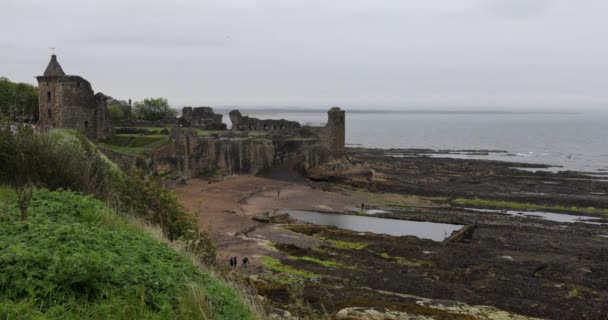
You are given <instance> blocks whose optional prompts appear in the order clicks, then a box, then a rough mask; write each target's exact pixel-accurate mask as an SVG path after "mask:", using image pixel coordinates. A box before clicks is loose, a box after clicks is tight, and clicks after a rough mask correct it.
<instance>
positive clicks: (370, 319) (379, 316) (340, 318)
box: [332, 307, 433, 320]
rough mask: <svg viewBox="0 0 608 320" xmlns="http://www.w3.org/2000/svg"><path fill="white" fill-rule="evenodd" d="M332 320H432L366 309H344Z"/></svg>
mask: <svg viewBox="0 0 608 320" xmlns="http://www.w3.org/2000/svg"><path fill="white" fill-rule="evenodd" d="M332 319H333V320H433V318H430V317H426V316H418V315H414V314H410V313H407V312H399V311H390V310H384V311H378V310H376V309H366V308H358V307H355V308H345V309H342V310H340V311H338V312H336V314H334V316H333V317H332Z"/></svg>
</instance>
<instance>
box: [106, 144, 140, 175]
mask: <svg viewBox="0 0 608 320" xmlns="http://www.w3.org/2000/svg"><path fill="white" fill-rule="evenodd" d="M97 147H98V149H99V150H101V152H103V154H104V155H106V157H108V158H109V159H110V160H112V162H114V163H116V164H117V165H118V167H119V168H120V169H122V170H123V171H129V170H131V169H132V168H134V167H135V165H136V158H135V157H132V156H129V155H126V154H123V153H120V152H116V151H112V150H110V149H108V148H106V147H104V146H101V145H98V146H97Z"/></svg>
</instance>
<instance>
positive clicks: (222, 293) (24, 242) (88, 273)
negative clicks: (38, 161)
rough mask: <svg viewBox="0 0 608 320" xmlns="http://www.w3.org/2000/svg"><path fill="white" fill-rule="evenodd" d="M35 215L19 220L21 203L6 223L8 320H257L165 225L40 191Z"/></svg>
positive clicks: (1, 234)
mask: <svg viewBox="0 0 608 320" xmlns="http://www.w3.org/2000/svg"><path fill="white" fill-rule="evenodd" d="M30 209H31V212H32V216H31V219H30V220H28V221H26V222H23V221H21V220H19V219H18V218H17V217H18V214H17V208H16V203H15V201H14V200H13V201H12V202H10V206H9V210H8V211H9V212H8V219H7V221H5V222H4V223H2V224H0V247H2V248H4V250H2V251H1V252H0V270H1V271H2V272H0V319H33V318H41V319H42V318H44V319H46V318H61V319H254V318H255V314H254V313H252V312H251V311H250V310H249V307H248V302H247V300H246V298H243V297H241V296H240V295H239V294H238V291H237V290H235V289H234V288H233V287H232V286H230V285H228V284H227V283H226V282H225V281H224V280H222V279H219V278H217V277H216V276H215V275H213V274H212V273H210V272H207V269H205V268H200V267H201V264H200V259H199V258H198V257H197V256H196V253H194V252H192V251H190V249H189V247H188V246H187V245H185V244H184V243H183V242H180V241H169V240H168V239H167V238H166V237H165V236H164V234H163V232H162V230H161V229H159V228H158V227H152V226H150V225H149V223H147V222H144V221H142V220H133V219H128V218H124V217H120V216H118V215H117V214H116V213H115V212H114V211H113V210H110V209H108V208H107V207H105V206H104V205H103V204H102V203H101V202H99V201H97V200H95V199H93V198H91V197H90V196H89V197H87V196H82V195H80V194H75V193H71V192H49V191H46V190H38V191H37V192H35V194H34V198H33V200H32V206H31V208H30ZM189 260H190V261H189ZM191 262H192V263H191Z"/></svg>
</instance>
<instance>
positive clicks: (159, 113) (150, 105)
mask: <svg viewBox="0 0 608 320" xmlns="http://www.w3.org/2000/svg"><path fill="white" fill-rule="evenodd" d="M133 113H134V114H135V117H136V118H137V119H141V120H148V121H158V120H162V119H170V118H175V116H176V114H177V112H176V111H175V109H173V108H171V107H170V106H169V101H167V99H166V98H162V97H161V98H145V99H144V101H137V102H135V106H134V109H133Z"/></svg>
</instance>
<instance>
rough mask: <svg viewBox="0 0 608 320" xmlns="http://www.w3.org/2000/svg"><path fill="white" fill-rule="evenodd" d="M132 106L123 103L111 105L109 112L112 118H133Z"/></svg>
mask: <svg viewBox="0 0 608 320" xmlns="http://www.w3.org/2000/svg"><path fill="white" fill-rule="evenodd" d="M130 109H131V107H129V106H126V107H125V106H121V105H109V106H108V113H109V114H110V119H112V120H115V121H116V120H127V119H130V118H131V110H130Z"/></svg>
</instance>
